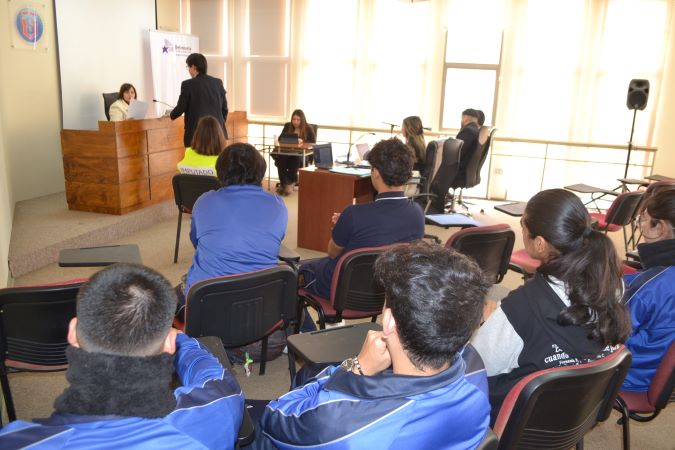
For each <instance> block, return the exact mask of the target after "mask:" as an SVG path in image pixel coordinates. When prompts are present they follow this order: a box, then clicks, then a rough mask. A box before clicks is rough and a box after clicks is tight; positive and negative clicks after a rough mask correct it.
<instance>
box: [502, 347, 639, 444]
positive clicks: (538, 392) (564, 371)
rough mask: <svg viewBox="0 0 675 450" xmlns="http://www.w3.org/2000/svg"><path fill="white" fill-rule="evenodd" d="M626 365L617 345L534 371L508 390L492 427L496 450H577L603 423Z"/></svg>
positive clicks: (626, 359) (622, 350)
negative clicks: (586, 359) (577, 361)
mask: <svg viewBox="0 0 675 450" xmlns="http://www.w3.org/2000/svg"><path fill="white" fill-rule="evenodd" d="M630 364H631V354H630V352H629V351H628V350H627V349H626V348H625V347H623V346H621V348H620V349H619V350H617V351H615V352H614V353H612V354H610V355H608V356H606V357H604V358H601V359H598V360H596V361H593V362H590V363H587V364H581V365H578V366H567V367H558V368H555V369H547V370H540V371H538V372H534V373H532V374H530V375H528V376H527V377H525V378H523V379H522V380H520V381H519V382H518V383H517V384H516V385H515V386H514V387H513V388H512V389H511V391H510V392H509V394H508V395H507V396H506V399H505V400H504V403H503V404H502V407H501V409H500V410H499V415H498V416H497V420H496V422H495V426H494V428H493V430H494V432H495V434H496V435H497V436H498V437H499V449H500V450H506V449H532V450H535V449H536V450H546V449H550V450H567V449H569V448H571V447H574V446H575V445H576V447H577V449H579V448H583V439H584V435H585V434H586V432H587V431H588V430H590V429H591V428H593V426H594V425H595V424H596V423H598V422H603V421H605V420H607V418H608V417H609V414H610V413H611V411H612V404H613V403H614V399H615V398H616V395H617V394H618V392H619V389H621V384H622V383H623V380H624V378H625V377H626V373H628V369H629V368H630Z"/></svg>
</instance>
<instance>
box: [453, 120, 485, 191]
mask: <svg viewBox="0 0 675 450" xmlns="http://www.w3.org/2000/svg"><path fill="white" fill-rule="evenodd" d="M478 120H479V114H478V111H476V110H475V109H472V108H469V109H465V110H464V111H462V120H461V129H460V130H459V133H457V139H460V140H462V141H463V142H464V145H462V152H461V157H460V158H459V172H457V176H456V177H455V181H454V182H453V183H452V185H453V186H461V185H463V183H464V180H465V179H466V168H467V166H468V164H469V161H470V160H471V156H472V155H473V154H474V153H475V151H476V149H477V148H478V134H479V131H480V126H479V125H478Z"/></svg>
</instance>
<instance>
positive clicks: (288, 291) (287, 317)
mask: <svg viewBox="0 0 675 450" xmlns="http://www.w3.org/2000/svg"><path fill="white" fill-rule="evenodd" d="M297 288H298V280H297V274H296V273H295V271H294V270H293V269H291V268H290V267H289V266H286V265H281V266H277V267H272V268H269V269H263V270H258V271H256V272H250V273H243V274H239V275H230V276H224V277H217V278H211V279H208V280H203V281H200V282H199V283H196V284H194V285H192V286H191V287H190V290H189V291H188V294H187V298H186V302H185V333H186V334H187V335H189V336H192V337H201V336H217V337H219V338H220V340H222V341H223V345H224V346H225V347H229V348H232V347H241V346H243V345H247V344H251V343H253V342H256V341H260V340H262V352H261V359H260V375H264V374H265V363H266V361H267V339H268V337H269V335H270V334H272V333H273V332H274V331H276V330H278V329H281V330H283V331H284V333H286V330H287V328H288V326H289V324H290V323H291V322H292V321H293V320H295V314H296V305H297ZM289 363H290V358H289ZM289 369H290V367H289Z"/></svg>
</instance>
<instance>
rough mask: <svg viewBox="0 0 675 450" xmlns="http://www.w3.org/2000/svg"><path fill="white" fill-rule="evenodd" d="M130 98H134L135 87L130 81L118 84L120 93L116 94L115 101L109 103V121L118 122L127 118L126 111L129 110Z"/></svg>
mask: <svg viewBox="0 0 675 450" xmlns="http://www.w3.org/2000/svg"><path fill="white" fill-rule="evenodd" d="M131 100H136V88H135V87H134V86H133V85H132V84H131V83H124V84H123V85H122V86H120V93H119V94H118V96H117V100H115V103H113V104H112V105H110V112H109V113H110V121H111V122H119V121H122V120H127V113H128V112H129V103H131Z"/></svg>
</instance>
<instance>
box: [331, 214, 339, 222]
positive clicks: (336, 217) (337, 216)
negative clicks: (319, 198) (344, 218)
mask: <svg viewBox="0 0 675 450" xmlns="http://www.w3.org/2000/svg"><path fill="white" fill-rule="evenodd" d="M339 218H340V213H333V217H331V218H330V223H332V224H333V225H335V224H336V223H337V221H338V219H339Z"/></svg>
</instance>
